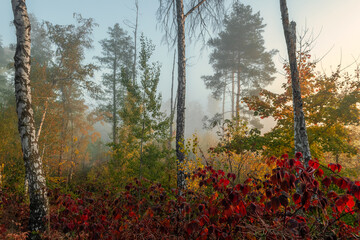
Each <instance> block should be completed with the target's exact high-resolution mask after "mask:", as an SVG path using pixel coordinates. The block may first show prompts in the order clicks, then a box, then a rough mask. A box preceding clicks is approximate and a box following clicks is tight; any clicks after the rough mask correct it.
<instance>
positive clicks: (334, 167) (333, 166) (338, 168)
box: [328, 163, 342, 172]
mask: <svg viewBox="0 0 360 240" xmlns="http://www.w3.org/2000/svg"><path fill="white" fill-rule="evenodd" d="M328 167H329V168H330V169H331V171H333V172H335V171H336V170H338V172H340V171H341V168H342V166H341V165H340V164H334V163H329V164H328Z"/></svg>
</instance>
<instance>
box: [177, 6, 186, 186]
mask: <svg viewBox="0 0 360 240" xmlns="http://www.w3.org/2000/svg"><path fill="white" fill-rule="evenodd" d="M176 20H177V32H178V34H177V43H178V90H177V93H178V94H177V97H178V103H177V118H176V157H177V160H178V162H177V164H178V172H177V187H178V189H179V190H181V189H185V188H186V182H185V173H184V171H183V166H182V164H183V162H184V160H185V155H184V152H183V151H182V150H183V149H182V148H183V146H184V136H185V134H184V132H185V87H186V75H185V73H186V59H185V16H184V4H183V0H176Z"/></svg>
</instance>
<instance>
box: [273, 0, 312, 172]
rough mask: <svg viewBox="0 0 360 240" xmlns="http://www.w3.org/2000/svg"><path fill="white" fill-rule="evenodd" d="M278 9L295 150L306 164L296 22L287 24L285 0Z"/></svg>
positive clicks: (306, 142)
mask: <svg viewBox="0 0 360 240" xmlns="http://www.w3.org/2000/svg"><path fill="white" fill-rule="evenodd" d="M280 9H281V18H282V24H283V28H284V35H285V40H286V45H287V51H288V55H289V63H290V70H291V86H292V92H293V108H294V138H295V152H301V153H302V154H303V157H304V164H305V166H307V165H308V162H309V160H310V159H311V154H310V147H309V141H308V136H307V132H306V124H305V117H304V111H303V102H302V99H301V91H300V82H299V71H298V67H297V61H296V23H295V22H293V21H292V22H291V23H290V24H289V15H288V9H287V6H286V0H280Z"/></svg>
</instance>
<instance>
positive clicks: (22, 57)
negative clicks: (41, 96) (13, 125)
mask: <svg viewBox="0 0 360 240" xmlns="http://www.w3.org/2000/svg"><path fill="white" fill-rule="evenodd" d="M11 3H12V9H13V13H14V25H15V27H16V38H17V45H16V52H15V56H14V65H15V98H16V112H17V116H18V130H19V133H20V138H21V147H22V152H23V159H24V163H25V177H26V178H27V180H28V182H29V197H30V219H29V231H30V232H31V233H30V234H31V235H30V236H29V238H30V239H38V238H39V236H38V235H37V234H38V232H41V231H44V230H45V226H46V216H47V214H48V210H49V209H48V199H47V195H46V194H47V190H46V181H45V177H44V172H43V166H42V160H41V158H40V155H39V151H38V144H37V141H36V133H35V126H34V116H33V109H32V106H31V88H30V78H29V75H30V52H31V40H30V28H31V27H30V21H29V17H28V13H27V8H26V3H25V0H12V1H11Z"/></svg>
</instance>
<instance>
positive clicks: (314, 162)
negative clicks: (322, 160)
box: [309, 159, 320, 169]
mask: <svg viewBox="0 0 360 240" xmlns="http://www.w3.org/2000/svg"><path fill="white" fill-rule="evenodd" d="M309 166H310V167H312V168H314V169H318V168H319V166H320V164H319V163H318V162H316V161H314V160H312V159H311V160H310V161H309Z"/></svg>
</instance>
